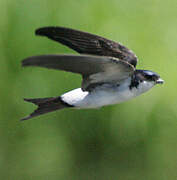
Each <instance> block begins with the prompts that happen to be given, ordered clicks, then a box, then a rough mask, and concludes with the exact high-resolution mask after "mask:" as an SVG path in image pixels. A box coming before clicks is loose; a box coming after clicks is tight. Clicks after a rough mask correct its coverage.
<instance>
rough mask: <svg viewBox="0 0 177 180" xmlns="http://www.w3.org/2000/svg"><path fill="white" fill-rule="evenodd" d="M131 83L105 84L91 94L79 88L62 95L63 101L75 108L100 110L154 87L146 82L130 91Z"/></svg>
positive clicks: (126, 81) (129, 80)
mask: <svg viewBox="0 0 177 180" xmlns="http://www.w3.org/2000/svg"><path fill="white" fill-rule="evenodd" d="M130 83H131V78H128V79H126V80H125V81H124V82H122V83H121V85H119V84H103V85H102V86H98V87H96V88H95V89H94V90H92V91H91V92H88V91H83V90H82V89H81V88H77V89H74V90H72V91H69V92H67V93H65V94H63V95H61V99H62V100H63V101H64V102H66V103H68V104H70V105H72V106H73V107H75V108H99V107H102V106H106V105H110V104H118V103H121V102H124V101H127V100H130V99H132V98H134V97H136V96H138V95H139V94H142V93H143V92H145V91H148V90H149V89H150V88H152V87H153V86H154V84H153V83H149V82H144V83H143V84H141V85H140V86H139V88H136V87H134V88H132V89H131V90H130V89H129V86H130Z"/></svg>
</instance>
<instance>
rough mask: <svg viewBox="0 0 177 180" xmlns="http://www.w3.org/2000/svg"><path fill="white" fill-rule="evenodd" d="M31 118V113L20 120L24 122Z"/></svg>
mask: <svg viewBox="0 0 177 180" xmlns="http://www.w3.org/2000/svg"><path fill="white" fill-rule="evenodd" d="M31 118H32V117H31V116H30V115H29V116H26V117H24V118H22V119H20V121H21V122H22V121H25V120H28V119H31Z"/></svg>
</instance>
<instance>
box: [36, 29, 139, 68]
mask: <svg viewBox="0 0 177 180" xmlns="http://www.w3.org/2000/svg"><path fill="white" fill-rule="evenodd" d="M35 33H36V35H40V36H47V37H48V38H49V39H52V40H55V41H57V42H60V43H62V44H64V45H66V46H68V47H69V48H71V49H73V50H75V51H77V52H79V53H80V54H91V55H99V56H110V57H115V58H118V59H120V60H123V61H126V62H128V63H129V64H132V65H133V66H134V67H136V64H137V57H136V55H135V54H134V53H133V52H132V51H131V50H129V49H128V48H126V47H125V46H123V45H121V44H120V43H117V42H114V41H111V40H108V39H106V38H103V37H100V36H97V35H93V34H90V33H87V32H82V31H78V30H74V29H70V28H64V27H43V28H39V29H37V30H36V32H35Z"/></svg>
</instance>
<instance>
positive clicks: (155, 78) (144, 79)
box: [130, 70, 164, 93]
mask: <svg viewBox="0 0 177 180" xmlns="http://www.w3.org/2000/svg"><path fill="white" fill-rule="evenodd" d="M163 82H164V81H163V80H162V79H161V78H160V76H159V75H158V74H157V73H155V72H152V71H148V70H136V71H135V73H134V75H133V77H132V82H131V85H130V88H131V89H133V88H135V87H136V88H137V90H138V92H139V93H143V92H146V91H148V90H149V89H151V88H152V87H153V86H154V85H156V84H163Z"/></svg>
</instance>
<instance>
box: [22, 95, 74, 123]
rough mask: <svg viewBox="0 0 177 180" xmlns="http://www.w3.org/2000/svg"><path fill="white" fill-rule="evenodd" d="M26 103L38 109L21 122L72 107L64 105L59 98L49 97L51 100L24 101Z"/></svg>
mask: <svg viewBox="0 0 177 180" xmlns="http://www.w3.org/2000/svg"><path fill="white" fill-rule="evenodd" d="M24 100H25V101H27V102H31V103H33V104H35V105H37V106H38V108H37V109H36V110H35V111H34V112H33V113H31V114H30V115H29V116H27V117H25V118H23V119H21V120H22V121H23V120H28V119H31V118H33V117H36V116H39V115H42V114H45V113H49V112H52V111H56V110H59V109H63V108H66V107H72V106H71V105H69V104H67V103H65V102H64V101H63V100H62V99H61V97H51V98H37V99H24Z"/></svg>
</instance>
